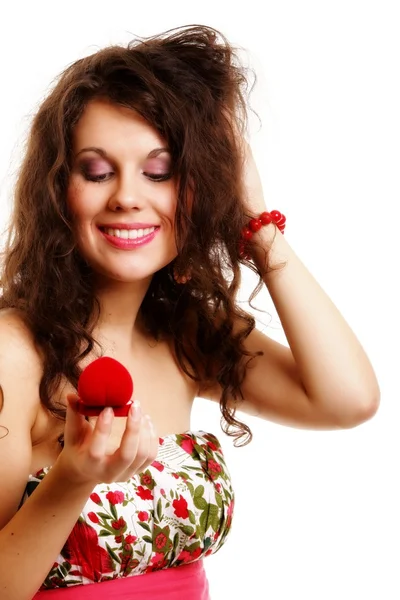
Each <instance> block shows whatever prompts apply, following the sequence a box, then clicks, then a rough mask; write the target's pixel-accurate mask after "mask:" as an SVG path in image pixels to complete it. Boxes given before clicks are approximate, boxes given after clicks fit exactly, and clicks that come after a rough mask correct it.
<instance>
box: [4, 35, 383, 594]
mask: <svg viewBox="0 0 400 600" xmlns="http://www.w3.org/2000/svg"><path fill="white" fill-rule="evenodd" d="M245 88H246V78H245V73H244V70H243V69H242V68H241V67H240V65H239V64H238V63H237V60H236V57H235V54H234V52H233V50H232V48H231V47H230V45H229V43H228V42H227V41H226V40H225V39H224V38H223V37H222V36H221V35H220V34H218V33H217V32H215V31H214V30H212V29H210V28H206V27H189V28H183V29H180V30H176V31H172V32H167V33H166V34H163V35H160V36H157V37H154V38H151V39H146V40H142V41H135V42H134V43H132V44H131V45H130V46H129V47H128V48H123V47H111V48H107V49H104V50H101V51H99V52H97V53H95V54H94V55H92V56H90V57H87V58H84V59H81V60H79V61H77V62H76V63H74V64H73V65H72V66H70V67H69V68H68V69H66V71H65V72H64V73H63V74H62V75H61V77H60V78H59V80H58V82H57V84H56V86H55V87H54V89H53V90H52V92H51V93H50V94H49V96H48V97H47V99H46V100H45V101H44V102H43V104H42V106H41V107H40V109H39V111H38V113H37V115H36V117H35V119H34V122H33V125H32V130H31V132H30V137H29V141H28V145H27V149H26V156H25V159H24V162H23V164H22V167H21V171H20V175H19V179H18V183H17V186H16V193H15V205H14V214H13V221H12V227H11V229H10V237H9V240H8V244H7V246H6V250H5V258H4V265H3V273H2V298H1V307H2V311H1V313H0V385H1V395H0V407H1V412H0V426H1V428H2V429H1V431H2V434H1V440H0V457H1V460H0V475H1V480H2V482H3V485H2V487H1V491H0V527H1V528H2V529H1V531H0V582H1V583H0V590H1V598H2V599H4V600H11V599H12V600H26V599H30V598H32V597H35V598H42V597H43V598H45V599H46V598H48V599H49V600H50V599H51V598H52V597H53V596H54V597H56V596H57V597H60V598H65V599H68V598H78V599H79V598H94V595H95V594H96V598H102V597H106V596H107V597H108V598H123V597H127V598H128V597H142V595H144V594H146V595H147V597H148V598H161V597H163V598H171V599H172V598H178V597H179V598H191V599H194V600H196V599H200V598H207V597H208V591H207V590H208V586H207V580H206V577H205V575H204V571H203V567H202V560H201V559H202V558H203V557H205V556H207V555H209V554H211V553H212V552H215V551H216V550H218V548H219V547H220V546H221V545H222V544H223V542H224V541H225V538H226V536H227V534H228V532H229V528H230V525H231V519H232V511H233V503H234V496H233V490H232V486H231V482H230V479H229V474H228V471H227V469H226V466H225V463H224V459H223V456H222V452H221V448H220V446H219V443H218V441H217V439H216V438H215V437H214V436H212V435H210V434H206V433H204V432H191V431H190V412H191V407H192V403H193V399H194V398H195V397H196V396H200V397H202V398H208V399H211V400H215V401H217V402H219V403H220V406H221V412H222V423H223V429H224V431H226V433H228V434H229V435H232V436H233V437H234V438H235V441H236V443H238V444H242V443H246V442H248V441H249V440H250V438H251V432H250V430H249V428H248V426H247V425H245V424H243V423H241V422H240V421H238V420H237V418H236V417H235V410H236V408H237V407H239V408H240V410H242V411H244V412H248V413H252V414H257V415H258V416H259V417H260V418H266V419H271V420H275V421H279V422H282V423H286V424H288V425H292V426H300V427H311V428H347V427H353V426H355V425H358V424H359V423H362V422H363V421H365V420H367V419H369V418H370V417H371V416H372V415H373V414H374V413H375V412H376V410H377V406H378V403H379V387H378V384H377V381H376V378H375V374H374V372H373V369H372V367H371V365H370V362H369V360H368V358H367V357H366V355H365V353H364V351H363V349H362V347H361V346H360V344H359V342H358V340H357V339H356V337H355V336H354V334H353V333H352V331H351V329H350V328H349V326H348V325H347V323H346V322H345V321H344V319H343V317H342V316H341V315H340V313H339V312H338V310H337V309H336V307H335V306H334V305H333V304H332V302H331V301H330V299H329V298H328V297H327V296H326V294H325V293H324V292H323V290H322V289H321V288H320V287H319V285H318V283H317V282H316V281H315V280H314V279H313V277H312V276H311V275H310V273H309V272H308V271H307V269H306V268H305V266H304V265H303V264H302V263H301V262H300V260H299V259H298V258H297V256H296V255H295V253H294V252H293V250H292V249H291V247H290V245H289V243H288V241H287V240H286V238H285V236H284V235H283V231H284V221H285V218H284V217H283V216H282V215H280V214H279V213H278V212H272V213H268V212H267V210H266V207H265V204H264V201H263V197H262V190H261V185H260V181H259V177H258V174H257V170H256V167H255V164H254V161H253V159H252V157H251V152H250V149H249V148H248V146H247V145H246V144H245V142H244V141H243V138H242V136H241V132H242V131H244V125H245V116H246V112H245V99H244V92H245ZM241 264H247V265H248V266H250V267H251V268H253V269H254V270H256V272H257V273H258V274H259V275H260V278H262V280H263V282H264V283H265V285H266V286H267V288H268V291H269V293H270V295H271V298H272V300H273V302H274V304H275V306H276V309H277V311H278V314H279V317H280V319H281V322H282V325H283V328H284V331H285V334H286V336H287V340H288V342H289V347H288V348H287V347H285V346H282V345H280V344H279V343H277V342H275V341H273V340H271V339H270V338H268V337H267V336H265V335H264V334H262V333H261V332H259V331H257V330H256V329H255V323H254V320H253V318H252V317H251V316H249V315H248V314H246V313H245V312H244V311H243V310H242V309H240V308H239V307H238V305H237V304H236V293H237V290H238V287H239V283H240V265H241ZM101 355H105V356H110V357H112V358H115V359H117V360H119V361H120V362H121V363H122V364H123V365H125V367H126V368H127V369H128V370H129V372H130V373H131V375H132V377H133V380H134V383H135V394H134V403H133V408H132V409H131V411H130V413H129V416H128V417H127V418H126V419H125V418H116V417H114V415H113V411H112V410H110V409H105V410H104V411H103V412H102V413H101V415H100V416H99V418H98V419H96V418H90V419H89V420H86V419H85V418H84V417H83V415H81V414H80V413H79V410H78V400H79V398H78V397H77V395H76V389H77V382H78V378H79V375H80V373H81V371H82V369H83V368H84V367H85V366H86V365H87V364H89V363H91V362H92V361H93V360H94V359H95V358H97V357H99V356H101ZM138 400H140V404H139V402H138ZM156 432H157V433H156ZM159 436H160V437H159ZM39 482H40V483H39ZM10 490H11V491H10ZM21 498H22V500H21ZM170 567H174V568H170ZM144 574H145V575H146V576H145V577H135V576H136V575H144ZM95 583H97V584H100V585H91V584H95ZM39 589H40V591H39V592H38V590H39Z"/></svg>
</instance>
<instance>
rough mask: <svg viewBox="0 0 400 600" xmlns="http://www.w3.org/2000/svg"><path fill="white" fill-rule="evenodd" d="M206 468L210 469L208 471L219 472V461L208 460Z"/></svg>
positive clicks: (220, 469)
mask: <svg viewBox="0 0 400 600" xmlns="http://www.w3.org/2000/svg"><path fill="white" fill-rule="evenodd" d="M208 468H209V469H210V471H215V472H216V473H221V471H222V467H221V465H220V464H219V463H217V462H216V461H215V460H209V461H208Z"/></svg>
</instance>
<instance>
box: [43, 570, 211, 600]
mask: <svg viewBox="0 0 400 600" xmlns="http://www.w3.org/2000/svg"><path fill="white" fill-rule="evenodd" d="M53 598H54V599H56V598H57V600H104V599H106V598H107V600H133V599H134V598H138V599H139V598H145V599H146V600H178V599H179V600H181V599H182V598H190V600H210V596H209V588H208V581H207V577H206V574H205V571H204V566H203V563H202V561H196V562H194V563H190V564H188V565H181V566H180V567H170V568H169V569H162V570H161V571H154V572H153V573H147V574H145V575H135V576H132V577H123V578H121V579H113V580H112V581H104V582H103V583H90V584H88V585H73V586H71V587H69V588H58V589H55V590H43V591H41V592H38V593H37V594H35V596H34V597H33V599H32V600H53Z"/></svg>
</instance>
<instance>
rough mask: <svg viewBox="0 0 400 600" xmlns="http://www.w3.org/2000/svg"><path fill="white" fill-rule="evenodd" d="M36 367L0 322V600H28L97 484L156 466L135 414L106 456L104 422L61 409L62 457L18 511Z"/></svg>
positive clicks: (151, 437)
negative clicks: (64, 417)
mask: <svg viewBox="0 0 400 600" xmlns="http://www.w3.org/2000/svg"><path fill="white" fill-rule="evenodd" d="M40 377H41V364H40V361H39V360H38V356H37V353H36V351H35V349H34V346H33V344H32V341H31V340H30V339H29V335H28V333H27V332H26V330H24V327H23V326H22V325H21V323H20V322H18V319H17V320H15V318H14V316H12V315H11V316H8V315H4V313H3V314H0V388H1V390H2V393H1V395H0V427H2V428H3V429H2V431H3V433H6V435H3V436H2V437H1V438H0V528H1V529H0V598H1V600H31V598H32V597H33V596H34V595H35V593H36V592H37V591H38V589H39V587H40V586H41V584H42V582H43V581H44V579H45V578H46V575H47V574H48V572H49V571H50V569H51V566H52V565H53V563H54V561H55V560H56V558H57V556H58V554H59V553H60V551H61V549H62V547H63V545H64V544H65V541H66V540H67V538H68V536H69V534H70V532H71V531H72V529H73V527H74V525H75V523H76V521H77V519H78V517H79V514H80V512H81V511H82V508H83V506H84V505H85V503H86V501H87V499H88V497H89V495H90V493H91V491H92V490H93V488H94V487H95V485H96V484H97V483H100V482H110V481H124V480H127V479H129V478H130V477H132V475H133V474H135V473H137V472H140V471H141V470H144V469H145V468H146V466H147V465H148V464H151V462H153V460H154V459H155V456H156V453H157V448H158V438H157V436H156V434H155V432H154V430H153V428H152V426H151V424H150V422H149V421H148V420H147V419H146V418H142V417H141V414H140V411H137V412H136V417H135V413H134V412H133V413H132V414H133V416H132V418H131V417H128V418H127V421H126V423H127V424H126V429H125V432H124V435H123V437H122V440H121V443H120V446H119V448H118V449H117V450H116V451H115V452H114V453H113V454H109V453H108V452H107V442H108V439H109V436H110V433H111V427H112V415H111V419H110V420H108V421H107V419H106V418H105V413H104V411H103V413H102V414H101V415H100V417H99V418H98V419H97V421H96V425H95V427H94V428H92V426H91V425H90V424H89V423H88V422H87V421H85V419H84V417H83V416H82V415H80V414H79V413H78V412H77V410H76V401H75V403H74V399H73V398H71V403H70V405H69V406H68V408H67V420H66V424H65V434H64V449H63V451H62V452H61V453H60V455H59V457H58V459H57V460H56V462H55V465H54V466H53V468H52V469H51V470H50V471H49V473H48V474H47V475H46V476H45V477H44V479H43V480H42V481H41V483H40V484H39V485H38V486H37V488H36V489H35V491H34V492H33V494H32V495H31V496H30V497H29V498H28V499H27V501H26V502H25V503H24V504H23V506H22V507H21V508H20V509H19V510H17V509H18V505H19V502H20V500H21V498H22V495H23V492H24V489H25V486H26V484H27V482H28V476H29V472H30V468H31V459H32V442H31V429H32V427H33V425H34V422H35V418H36V415H37V412H38V408H39V400H38V382H39V381H40Z"/></svg>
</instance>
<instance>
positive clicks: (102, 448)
mask: <svg viewBox="0 0 400 600" xmlns="http://www.w3.org/2000/svg"><path fill="white" fill-rule="evenodd" d="M113 420H114V411H113V409H112V408H111V407H110V406H108V407H107V408H105V409H104V410H102V411H101V413H100V415H99V417H98V419H97V421H96V425H95V427H94V429H93V434H92V440H91V443H90V447H89V455H90V457H91V458H94V459H95V460H99V459H101V458H103V457H104V455H105V454H106V450H107V442H108V439H109V437H110V434H111V429H112V424H113Z"/></svg>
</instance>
